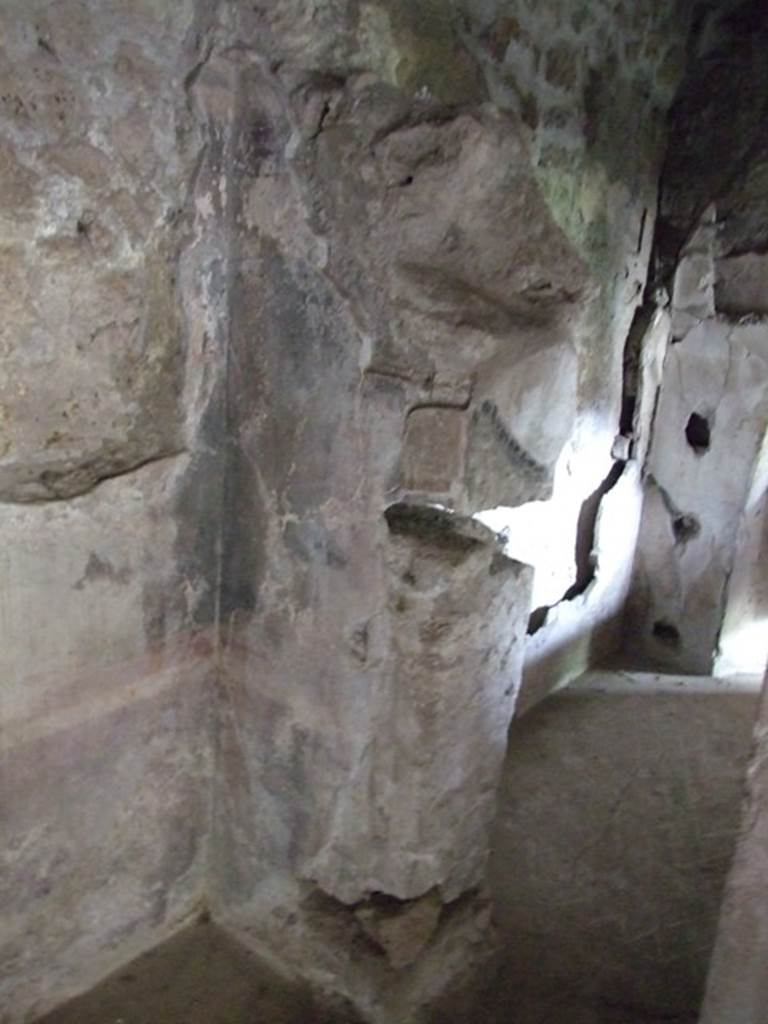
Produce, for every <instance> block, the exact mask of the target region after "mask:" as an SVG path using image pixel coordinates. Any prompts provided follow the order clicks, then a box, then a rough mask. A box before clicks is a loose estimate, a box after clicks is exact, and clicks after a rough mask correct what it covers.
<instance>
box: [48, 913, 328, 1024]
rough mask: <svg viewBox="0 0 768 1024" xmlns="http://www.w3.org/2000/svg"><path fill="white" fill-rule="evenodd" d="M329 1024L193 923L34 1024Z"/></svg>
mask: <svg viewBox="0 0 768 1024" xmlns="http://www.w3.org/2000/svg"><path fill="white" fill-rule="evenodd" d="M315 1022H317V1024H331V1022H330V1021H327V1020H326V1018H325V1017H324V1016H323V1015H322V1014H321V1013H320V1012H319V1011H318V1009H317V1007H316V1006H315V1005H314V1002H313V1000H312V997H311V995H310V994H309V992H307V991H306V990H302V989H300V988H296V987H294V986H288V985H286V983H285V982H284V981H283V980H282V979H281V978H279V977H277V976H275V975H274V974H273V973H272V972H270V971H269V970H268V969H266V968H265V967H264V965H263V964H261V963H259V962H258V961H257V960H256V959H254V958H253V957H252V956H251V955H250V954H249V953H247V952H246V951H245V950H243V949H242V948H241V947H240V946H239V945H238V944H236V943H235V942H233V940H232V939H231V938H229V936H228V935H226V934H225V933H224V932H222V931H221V930H220V929H218V928H216V927H214V926H211V925H194V926H192V927H191V928H189V929H187V930H186V931H184V932H182V933H180V934H179V935H177V936H176V937H175V938H173V939H171V940H170V941H169V942H166V943H164V944H163V945H162V946H159V947H158V948H157V949H155V950H152V951H151V952H149V953H146V954H144V956H141V957H139V958H138V959H137V960H135V961H134V962H133V963H132V964H129V965H128V966H127V967H125V968H124V969H123V970H121V971H117V972H116V973H115V974H113V975H111V976H110V977H109V978H107V979H106V980H105V981H103V982H102V983H101V984H100V985H99V986H98V987H97V988H95V989H93V990H92V991H91V992H89V993H88V994H87V995H85V996H82V997H81V998H79V999H76V1000H74V1001H73V1002H71V1003H69V1004H68V1005H67V1006H64V1007H61V1008H60V1009H58V1010H56V1011H55V1012H53V1013H51V1014H49V1015H48V1016H47V1017H45V1018H43V1019H42V1020H41V1021H40V1022H39V1024H315Z"/></svg>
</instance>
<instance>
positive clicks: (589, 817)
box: [40, 672, 758, 1024]
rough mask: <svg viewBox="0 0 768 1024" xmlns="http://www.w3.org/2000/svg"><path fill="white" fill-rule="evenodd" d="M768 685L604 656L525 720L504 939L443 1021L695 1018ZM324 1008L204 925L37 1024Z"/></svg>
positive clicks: (690, 1021) (514, 773) (253, 1022)
mask: <svg viewBox="0 0 768 1024" xmlns="http://www.w3.org/2000/svg"><path fill="white" fill-rule="evenodd" d="M757 696H758V695H757V690H756V689H755V688H754V686H752V687H750V686H743V685H735V684H733V685H731V684H728V683H724V682H715V681H712V680H706V679H690V678H687V679H685V678H676V677H663V676H653V675H638V674H634V675H629V674H626V673H598V672H593V673H589V674H588V675H587V676H585V677H584V678H583V679H582V680H580V681H579V682H578V683H576V684H575V685H573V686H572V687H570V688H569V689H568V690H566V691H562V692H561V693H559V694H556V695H554V696H552V697H550V698H548V699H547V700H546V701H544V702H543V703H542V704H540V705H539V706H538V707H537V708H535V709H534V710H532V711H531V712H530V713H529V714H527V715H526V716H525V717H523V718H522V719H521V720H520V721H518V722H516V723H515V724H514V726H513V729H512V732H511V735H510V747H509V754H508V757H507V762H506V769H505V775H504V780H503V785H502V790H501V797H500V814H499V820H498V824H497V828H496V834H495V838H494V849H493V856H492V861H491V882H492V887H493V891H494V893H495V897H496V901H497V926H498V929H499V934H500V936H501V939H502V944H501V953H500V955H499V956H498V958H497V960H496V963H495V966H494V968H493V969H492V970H490V971H488V972H487V973H486V975H485V976H484V980H483V983H482V984H481V986H480V987H479V988H478V989H477V990H475V991H473V992H472V993H469V994H465V996H463V997H462V996H460V995H457V994H452V996H451V999H450V1000H449V1001H447V1003H446V1005H445V1006H443V1007H436V1008H435V1013H434V1017H433V1024H473V1022H474V1021H479V1022H482V1024H566V1022H567V1024H662V1022H663V1024H695V1022H696V1019H697V1010H698V1005H699V1001H700V998H701V993H702V988H703V984H704V978H705V973H706V965H707V961H708V958H709V953H710V949H711V945H712V941H713V937H714V930H715V927H716V920H717V910H718V906H719V902H720V896H721V890H722V885H723V880H724V877H725V873H726V870H727V866H728V863H729V860H730V857H731V853H732V849H733V844H734V839H735V834H736V830H737V828H738V823H739V808H740V797H741V791H742V784H743V778H744V771H745V766H746V761H747V757H748V753H749V748H750V738H751V732H752V725H753V721H754V717H755V713H756V708H757ZM322 1020H323V1018H322V1015H321V1014H319V1012H318V1010H317V1008H316V1007H315V1006H314V1004H313V1002H312V999H311V996H310V995H309V993H308V992H305V991H301V990H299V991H296V990H295V989H289V988H287V987H286V985H285V984H284V983H282V982H281V981H280V980H279V979H277V978H275V977H274V976H273V975H271V974H269V972H267V971H265V969H264V968H263V967H262V966H261V965H259V964H258V963H257V962H256V961H255V960H253V959H252V958H251V956H250V955H249V954H247V953H245V952H244V951H243V950H241V949H240V948H239V947H237V946H236V945H235V944H233V942H232V941H231V940H230V939H229V938H228V937H227V936H226V935H224V934H223V933H221V932H220V931H218V930H217V929H215V928H213V927H211V926H197V927H196V928H194V929H192V930H190V931H188V932H186V933H184V934H183V935H181V936H179V937H177V938H176V939H174V940H173V941H172V942H171V943H168V944H166V945H165V946H164V947H162V948H160V949H159V950H156V951H155V952H153V953H151V954H148V955H146V956H145V957H142V958H141V959H140V960H138V961H136V962H135V963H134V964H132V965H130V967H127V968H126V969H125V970H123V971H121V972H118V973H117V974H116V975H114V976H113V977H111V978H109V979H107V981H105V982H104V983H102V985H101V986H99V987H98V988H97V989H95V990H94V991H93V992H91V993H90V994H88V995H87V996H85V997H83V998H82V999H80V1000H78V1001H76V1002H75V1003H72V1004H71V1005H69V1006H68V1007H64V1008H62V1009H60V1010H58V1011H57V1012H55V1013H53V1014H51V1015H49V1016H48V1017H46V1018H45V1021H44V1022H40V1024H321V1022H322Z"/></svg>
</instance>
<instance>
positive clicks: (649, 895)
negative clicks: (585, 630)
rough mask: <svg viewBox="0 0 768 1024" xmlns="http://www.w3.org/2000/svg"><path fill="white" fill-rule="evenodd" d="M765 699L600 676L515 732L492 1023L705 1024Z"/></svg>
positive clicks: (691, 681) (503, 816) (643, 678)
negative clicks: (705, 1000) (701, 1014)
mask: <svg viewBox="0 0 768 1024" xmlns="http://www.w3.org/2000/svg"><path fill="white" fill-rule="evenodd" d="M758 686H759V681H758V680H751V681H749V680H742V681H741V682H740V683H739V684H729V683H726V682H715V681H712V680H709V679H696V678H692V677H665V676H655V675H647V674H646V675H640V674H635V675H629V674H626V673H600V672H593V673H589V674H588V675H587V676H585V677H583V678H582V679H581V680H580V681H579V682H577V683H576V684H574V685H573V686H572V687H570V688H569V689H567V690H564V691H561V692H560V693H558V694H555V695H553V696H551V697H549V698H548V699H547V700H545V701H544V702H543V703H542V704H540V705H539V706H538V707H537V708H534V709H533V710H532V711H531V712H530V713H529V714H528V715H526V716H524V717H523V718H521V719H520V720H519V721H518V722H516V723H515V724H514V726H513V728H512V732H511V734H510V746H509V753H508V757H507V762H506V769H505V775H504V784H503V789H502V793H501V799H500V808H501V809H500V814H499V819H498V822H497V829H496V836H495V842H494V853H493V858H492V862H491V875H492V886H493V891H494V893H495V896H496V900H497V918H498V925H499V928H500V930H501V933H502V936H503V951H502V955H501V957H500V958H499V962H498V964H497V968H496V972H495V973H492V974H491V975H490V977H489V980H488V983H487V985H486V987H485V990H484V992H483V993H481V994H475V996H474V998H473V1000H472V1003H473V1004H474V1005H475V1006H476V1007H477V1006H478V1004H482V1005H483V1017H482V1018H481V1019H483V1020H484V1021H485V1024H492V1022H493V1024H496V1022H498V1024H662V1022H664V1024H689V1022H690V1024H695V1022H696V1020H697V1017H698V1007H699V1003H700V1000H701V997H702V992H703V985H704V979H705V974H706V970H707V964H708V960H709V956H710V953H711V948H712V944H713V941H714V933H715V928H716V924H717V915H718V909H719V904H720V899H721V893H722V886H723V882H724V878H725V873H726V871H727V869H728V865H729V862H730V859H731V856H732V853H733V848H734V843H735V836H736V831H737V829H738V826H739V819H740V811H741V798H742V792H743V784H744V777H745V771H746V763H747V759H748V756H749V750H750V746H751V736H752V729H753V723H754V720H755V716H756V714H757V702H758V696H759V694H758V689H757V687H758ZM453 1012H455V1011H452V1013H453ZM464 1012H470V1010H469V1008H467V1009H465V1011H464ZM443 1019H444V1020H445V1021H446V1022H447V1021H451V1020H453V1019H455V1018H454V1017H453V1016H452V1015H450V1014H449V1015H446V1016H445V1017H444V1018H441V1017H438V1018H436V1020H438V1021H442V1020H443ZM459 1019H460V1018H459ZM468 1019H469V1018H468Z"/></svg>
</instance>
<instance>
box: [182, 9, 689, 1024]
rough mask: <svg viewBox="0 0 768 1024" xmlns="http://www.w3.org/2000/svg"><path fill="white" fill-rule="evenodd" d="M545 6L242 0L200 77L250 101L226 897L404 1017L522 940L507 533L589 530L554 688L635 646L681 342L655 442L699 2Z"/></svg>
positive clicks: (242, 196)
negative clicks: (671, 117) (488, 891)
mask: <svg viewBox="0 0 768 1024" xmlns="http://www.w3.org/2000/svg"><path fill="white" fill-rule="evenodd" d="M518 6H520V8H521V9H520V11H519V13H520V19H521V21H523V20H524V21H526V23H529V22H530V32H531V33H533V35H528V34H527V33H528V30H527V29H526V30H525V31H523V29H522V28H520V26H519V25H518V28H519V36H520V38H519V39H516V38H513V37H515V32H516V29H515V24H517V22H516V20H515V18H514V17H513V16H512V15H513V13H514V12H512V11H511V10H507V9H506V8H504V9H502V8H501V6H498V7H495V8H493V9H490V8H488V7H485V8H484V7H481V5H475V6H473V7H467V8H466V9H464V10H463V11H461V10H459V9H458V8H456V9H452V8H450V7H449V6H446V5H442V4H441V5H437V4H428V5H423V4H418V5H417V4H410V3H405V2H404V3H398V4H378V3H364V4H360V5H352V4H338V5H334V4H330V5H327V4H326V5H322V7H321V6H313V5H311V4H300V3H293V4H291V3H283V4H278V5H275V6H272V7H263V8H258V9H256V10H253V9H248V10H246V9H244V8H242V7H234V8H233V7H229V8H226V11H227V12H229V15H228V16H230V17H233V18H236V20H234V21H232V22H227V21H226V19H224V20H223V21H222V26H223V28H222V33H223V34H224V35H225V36H226V38H228V39H230V40H231V45H220V46H218V48H217V49H216V50H215V51H214V52H213V53H212V55H211V57H210V59H209V61H208V62H207V64H206V66H205V67H204V68H203V69H202V70H201V72H200V75H199V77H198V78H197V80H196V83H195V87H194V88H195V90H198V91H199V93H200V95H201V96H203V95H207V94H209V93H210V94H213V93H215V92H217V91H218V93H220V94H222V93H225V94H226V97H227V99H226V104H225V105H226V106H227V109H229V110H230V111H231V121H230V124H229V129H228V131H229V136H228V139H229V141H228V142H227V143H226V145H225V149H226V152H227V157H226V160H225V176H224V181H223V184H222V185H221V187H220V189H219V195H218V198H217V199H216V202H220V203H221V204H222V208H223V210H224V211H225V212H224V219H225V220H226V221H227V223H229V224H231V225H232V236H231V248H230V250H229V271H228V280H229V281H230V287H231V292H230V296H231V298H230V303H229V317H230V343H229V352H228V361H227V437H228V439H227V452H228V454H227V480H226V483H225V500H224V531H223V543H222V560H223V561H222V571H221V579H222V589H221V616H222V618H221V639H222V668H221V677H220V683H219V687H220V689H219V693H220V698H221V703H220V720H219V730H218V733H217V749H216V756H217V765H218V768H217V772H216V776H217V782H216V789H215V794H216V795H215V799H214V808H215V820H214V840H213V858H214V861H213V863H214V870H213V873H212V879H213V883H212V884H213V888H212V898H213V899H214V906H215V907H216V908H217V912H218V913H221V914H222V915H223V917H224V919H226V920H227V921H228V922H229V924H230V926H232V927H235V928H236V929H237V930H238V931H239V933H240V934H241V936H243V937H245V938H246V939H247V941H249V942H251V943H253V944H254V945H258V946H259V948H260V949H261V950H262V951H263V950H264V949H271V950H272V952H273V953H274V954H275V955H277V956H279V957H280V958H282V959H283V961H284V962H287V963H289V964H292V965H294V967H295V968H297V969H299V970H301V971H302V972H304V973H309V974H310V975H311V976H312V979H313V981H314V982H315V983H316V984H319V985H321V986H323V985H325V986H327V987H329V988H332V989H334V990H336V991H337V992H340V993H342V994H344V995H345V996H346V997H348V998H350V999H352V1000H353V1001H354V1002H355V1003H356V1004H357V1005H358V1006H361V1007H363V1008H364V1009H365V1011H366V1013H367V1014H368V1015H369V1016H370V1017H371V1019H381V1020H388V1019H392V1017H393V1015H395V1014H397V1013H400V1012H402V1013H406V1009H405V1007H411V1008H412V1007H413V1006H414V1005H416V1004H418V1003H419V1002H427V1001H428V1000H429V999H431V998H432V996H433V995H434V994H435V992H436V991H439V990H440V988H441V987H442V986H443V985H444V984H445V981H446V979H447V978H449V977H452V976H457V975H459V974H460V973H461V972H462V970H464V969H466V968H467V967H468V966H469V964H470V963H471V961H472V960H473V957H474V954H475V953H482V952H483V947H484V945H487V943H486V942H485V940H484V938H483V937H484V936H485V935H487V923H488V922H487V905H486V903H485V901H484V899H483V898H482V895H481V893H482V888H483V883H484V877H485V862H486V859H487V853H488V843H489V835H490V831H489V830H490V823H491V821H492V816H493V812H494V800H495V790H496V785H497V781H498V778H499V772H500V767H501V763H502V757H503V752H504V749H505V742H506V740H505V736H506V730H507V727H508V724H509V721H510V718H511V716H512V714H513V712H514V709H515V706H516V701H517V700H518V699H519V695H520V691H521V685H522V686H523V690H525V686H526V685H527V684H526V683H525V682H524V681H523V680H524V676H523V665H524V661H525V658H526V651H525V634H526V631H527V628H528V626H529V619H530V613H531V611H532V610H533V609H534V607H536V605H535V603H534V601H533V597H532V590H531V588H532V587H535V585H536V577H535V575H534V574H533V573H532V572H531V568H530V566H531V565H532V564H534V565H535V561H536V558H535V556H536V552H537V551H538V548H539V541H540V533H539V532H536V531H532V532H530V533H528V534H526V533H525V532H524V531H523V530H522V529H518V530H515V529H508V531H507V538H506V542H505V543H499V542H497V540H496V538H495V537H494V533H493V530H499V529H501V528H502V527H503V526H504V523H503V522H499V521H498V520H494V519H491V520H487V521H489V522H490V525H491V527H492V529H488V528H483V527H482V526H480V525H479V524H477V523H473V521H472V517H475V516H477V515H478V514H479V513H482V512H488V510H491V509H496V510H498V509H499V508H501V509H503V510H510V509H511V510H513V511H514V510H516V509H523V508H527V509H529V510H530V509H532V510H533V511H534V512H541V515H542V516H543V515H546V514H549V515H550V516H551V520H552V522H553V523H554V522H555V520H558V521H559V523H560V524H561V525H560V526H559V527H558V529H559V535H558V542H559V544H560V546H559V547H558V548H557V552H556V554H554V555H553V556H552V558H551V561H550V563H549V566H547V565H546V564H544V565H543V566H542V569H543V571H544V573H545V575H546V572H547V570H548V568H549V567H551V565H552V564H553V563H555V562H556V560H557V559H558V558H561V559H562V558H563V557H564V559H565V563H566V564H565V566H564V567H563V566H562V565H558V566H557V568H556V570H555V572H554V576H555V579H554V582H552V581H551V580H550V581H549V591H548V593H551V594H552V597H551V599H550V600H549V601H548V603H550V604H552V605H557V604H559V603H562V604H564V605H565V606H566V608H567V610H568V612H570V614H567V615H566V614H564V615H563V616H562V617H560V615H559V613H555V614H554V616H553V618H552V621H551V622H549V623H548V624H547V625H546V626H545V627H544V628H543V629H542V630H540V635H537V637H534V638H532V639H533V640H535V641H536V644H537V646H536V647H535V648H532V647H530V646H529V647H528V654H529V666H530V665H532V664H533V662H534V661H535V662H536V664H537V665H538V670H537V673H538V674H537V675H536V676H535V678H534V679H532V681H531V682H530V696H529V697H528V700H529V701H532V700H534V699H537V698H538V697H540V696H541V695H543V693H545V692H547V691H548V690H549V689H551V688H552V687H554V686H556V685H558V684H561V683H562V682H564V681H565V680H567V679H568V678H569V677H570V675H571V674H575V673H576V672H578V671H580V670H581V667H582V666H583V665H584V663H585V662H586V660H588V659H589V657H590V656H594V650H595V648H596V646H598V645H600V644H604V645H605V646H608V645H610V643H615V634H614V631H615V619H616V616H617V614H618V611H619V609H620V607H621V602H622V600H623V597H624V594H625V592H626V587H627V582H628V574H629V568H630V566H631V551H632V548H633V545H634V537H635V533H634V532H633V531H634V530H636V526H637V522H638V520H639V508H640V497H641V495H640V488H639V464H640V462H641V461H642V455H643V452H644V450H645V449H644V445H645V443H646V436H647V435H646V430H647V426H648V423H649V420H650V415H651V412H652V406H653V397H654V394H655V392H654V390H653V387H655V383H656V382H657V378H658V375H659V366H660V361H661V359H662V358H663V346H662V342H664V343H665V342H666V334H665V332H664V330H663V326H664V323H665V322H666V321H664V314H663V313H662V314H659V317H655V316H654V315H652V314H651V315H649V316H648V317H647V318H646V319H644V320H643V327H644V328H647V329H648V331H649V332H651V334H652V336H653V339H655V340H654V342H653V344H650V345H649V346H648V347H647V352H648V353H650V355H647V354H646V355H643V357H642V358H641V357H640V355H639V353H636V361H637V366H636V367H633V368H632V371H633V373H634V376H633V378H632V380H631V381H627V387H631V389H632V391H631V395H632V399H633V401H634V405H633V407H632V408H633V414H632V415H631V416H629V419H628V422H626V417H625V421H622V405H623V399H624V397H625V396H624V390H625V381H624V378H625V376H626V374H625V372H624V370H625V363H626V362H627V361H628V360H627V359H625V354H624V349H625V344H626V342H627V338H628V336H629V333H630V327H631V325H632V322H633V320H634V318H635V313H636V310H637V308H638V306H639V304H640V301H641V298H642V292H643V287H644V284H645V275H646V270H647V261H648V255H649V252H650V244H651V242H650V239H651V236H652V227H653V215H654V209H655V199H656V183H657V176H658V171H659V166H660V159H661V145H662V142H663V109H664V105H665V103H667V102H668V101H669V98H670V96H671V89H672V85H671V84H670V82H671V81H673V80H674V74H673V72H672V71H671V70H670V69H671V66H672V65H673V64H674V65H675V66H676V67H678V70H679V62H680V61H681V60H682V57H681V54H680V53H679V52H677V53H676V54H672V53H671V51H672V49H673V47H674V45H677V44H678V43H679V41H681V40H682V39H683V38H684V32H685V26H686V21H685V18H684V16H683V12H682V11H678V12H677V14H676V18H679V20H674V19H673V20H671V21H670V20H666V21H665V20H664V18H662V16H661V14H660V13H659V14H658V15H657V14H656V13H653V12H650V11H649V12H647V17H646V18H638V17H637V15H636V13H633V11H632V10H630V9H629V8H627V9H626V10H625V9H623V8H622V9H621V10H619V11H613V10H611V11H609V10H608V9H607V8H606V9H603V8H602V7H600V8H599V9H598V10H594V11H592V12H590V14H589V15H588V16H587V18H586V21H584V20H582V19H581V18H580V17H578V12H577V11H576V9H575V8H574V10H572V11H571V10H568V11H567V12H563V11H562V10H560V8H558V10H557V12H555V11H554V9H553V10H551V11H549V12H544V13H541V12H539V14H538V15H536V16H535V17H534V16H533V15H531V14H530V12H527V13H526V12H523V10H522V5H518ZM664 17H665V18H666V17H667V16H666V15H665V16H664ZM222 18H224V15H223V14H222ZM660 19H661V20H660ZM664 27H665V28H666V30H668V32H669V37H668V38H667V37H665V38H664V40H662V39H661V33H662V28H664ZM611 32H613V35H611ZM654 33H655V35H654ZM227 34H228V35H227ZM625 34H626V36H627V37H630V38H631V39H632V40H634V42H635V43H636V44H637V45H636V49H635V50H630V51H629V56H628V58H627V55H625V54H624V52H623V49H622V53H621V58H622V59H621V60H619V55H618V53H617V52H614V50H615V47H616V45H617V43H616V37H617V36H619V37H621V38H622V39H623V38H624V35H625ZM654 39H656V42H655V43H654V41H653V40H654ZM622 46H623V44H622ZM545 49H552V50H553V51H554V50H555V49H557V54H556V55H555V54H547V53H545V52H544V51H545ZM625 58H627V59H628V60H629V63H627V59H625ZM558 60H562V62H563V63H564V65H565V66H564V68H563V71H562V74H563V77H562V78H561V77H558V75H557V74H556V71H555V65H556V64H557V62H558ZM676 61H677V64H676V63H675V62H676ZM665 62H666V63H665ZM661 65H664V68H665V70H664V71H663V72H662V70H661ZM569 69H570V70H569ZM515 76H517V78H519V79H520V82H528V88H530V89H531V90H533V92H532V96H533V97H534V98H532V97H531V96H529V97H528V98H527V99H526V98H525V96H524V95H523V93H524V92H525V90H522V91H521V89H522V87H521V86H520V82H518V81H517V78H516V77H515ZM526 76H528V77H526ZM665 76H666V77H665ZM529 79H530V81H529ZM617 96H619V97H620V99H621V104H622V106H621V116H619V114H618V113H617V109H616V98H617ZM533 107H535V109H536V111H539V110H540V111H541V121H539V114H538V113H536V115H535V116H534V113H533ZM555 110H557V111H559V120H558V117H557V116H556V115H555ZM614 115H615V116H616V120H614V121H612V120H611V117H613V116H614ZM622 118H628V119H629V120H628V122H627V123H631V124H633V125H634V124H636V125H637V128H638V131H637V132H636V133H632V132H630V133H628V134H627V133H626V132H625V131H624V128H623V127H622V126H623V125H624V124H625V121H624V120H622ZM619 136H621V141H622V145H624V143H626V145H624V150H623V151H622V155H621V157H620V158H617V157H616V153H615V151H616V146H617V140H618V139H619ZM556 140H559V141H558V142H557V144H556ZM558 146H559V147H560V148H559V149H557V147H558ZM555 149H557V155H556V153H555ZM636 333H637V332H636ZM658 339H660V340H658ZM657 342H658V343H657ZM634 344H635V346H636V348H638V349H639V342H638V341H637V340H636V341H635V342H634ZM650 382H653V387H652V386H651V383H650ZM646 384H647V387H646V386H645V385H646ZM644 387H645V390H643V388H644ZM641 426H642V429H640V427H641ZM623 432H625V434H624V436H623V437H622V436H621V435H622V434H623ZM630 434H631V435H632V436H631V437H630ZM617 435H619V437H618V440H617ZM633 442H634V445H635V447H634V449H632V443H633ZM625 474H626V477H625V476H624V475H625ZM609 492H610V493H609ZM604 499H606V500H605V501H604ZM542 509H543V511H541V510H542ZM604 524H607V525H605V526H604ZM611 524H612V529H611ZM599 538H602V539H601V540H600V539H599ZM502 540H504V538H502ZM513 541H514V543H513ZM598 543H600V544H602V551H603V555H602V557H600V558H598V557H596V556H595V549H596V547H597V546H598ZM510 556H511V557H510ZM526 566H528V567H526ZM535 568H536V570H537V571H538V569H539V567H538V566H535ZM532 576H533V579H532ZM545 582H546V581H545ZM558 623H559V624H558ZM531 651H533V653H534V655H536V653H537V652H538V655H539V656H538V657H533V658H531ZM548 651H549V652H552V654H553V657H556V658H560V659H561V661H559V662H558V661H555V662H554V663H553V662H552V661H549V662H547V660H546V658H545V657H544V655H545V654H546V653H547V652H548ZM574 652H575V653H574ZM405 968H410V969H409V970H405ZM408 1012H410V1011H408Z"/></svg>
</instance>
